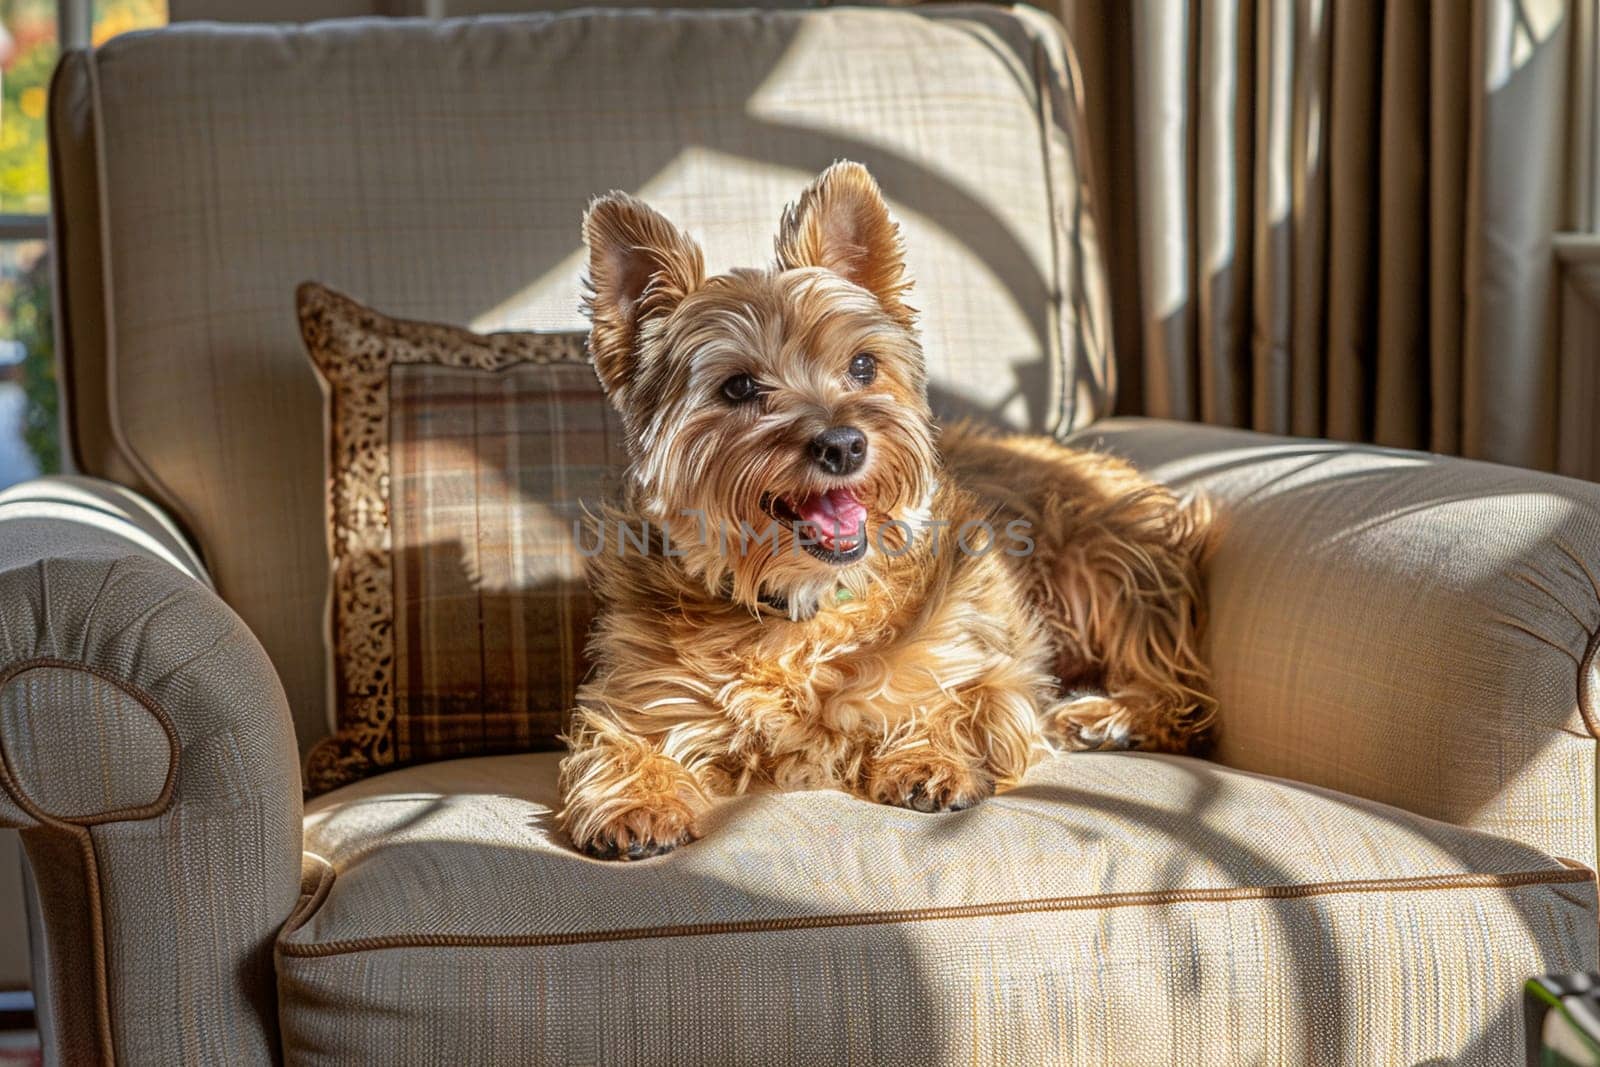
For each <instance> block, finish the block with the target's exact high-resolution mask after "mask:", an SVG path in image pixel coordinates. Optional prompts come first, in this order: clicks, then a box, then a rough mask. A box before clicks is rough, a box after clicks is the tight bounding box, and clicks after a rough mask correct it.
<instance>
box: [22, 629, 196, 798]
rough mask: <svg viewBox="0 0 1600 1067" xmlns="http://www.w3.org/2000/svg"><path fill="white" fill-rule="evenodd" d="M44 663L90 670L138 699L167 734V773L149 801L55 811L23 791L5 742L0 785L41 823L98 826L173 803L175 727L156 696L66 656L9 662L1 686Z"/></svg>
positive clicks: (45, 664)
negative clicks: (110, 808) (77, 812)
mask: <svg viewBox="0 0 1600 1067" xmlns="http://www.w3.org/2000/svg"><path fill="white" fill-rule="evenodd" d="M43 667H51V668H55V669H57V670H68V671H81V672H82V673H84V674H91V675H93V676H94V677H96V678H98V679H100V680H101V681H103V682H105V683H107V684H108V685H112V686H115V687H116V688H117V689H119V690H121V691H122V692H124V693H126V694H127V695H128V696H130V697H132V698H133V699H134V700H136V701H138V703H139V704H140V705H141V706H142V707H143V708H144V710H146V711H148V712H149V713H150V714H151V716H152V717H154V719H155V720H156V722H158V723H160V724H161V729H162V731H164V732H165V733H166V735H167V777H166V780H165V781H163V782H162V783H161V792H160V793H158V794H156V798H155V799H154V800H152V801H151V802H150V803H148V804H144V805H141V806H139V807H136V808H118V809H116V810H114V811H103V812H98V813H96V814H94V815H78V816H72V817H67V816H63V815H54V814H51V813H50V812H47V811H45V810H44V809H43V808H41V807H39V806H38V804H36V803H35V802H34V800H33V798H32V797H30V796H28V794H27V793H25V792H24V791H23V789H22V786H21V785H20V784H19V783H18V781H17V777H16V772H15V771H14V770H13V768H12V766H11V757H10V755H9V754H8V753H7V752H6V750H5V745H4V744H0V786H3V787H4V788H5V791H6V792H7V793H8V794H10V796H11V799H12V800H14V801H16V803H17V806H18V807H20V808H21V809H22V810H23V811H25V812H27V813H28V814H29V815H31V816H33V817H34V818H35V819H37V820H39V821H40V822H41V823H65V824H68V825H72V826H97V825H99V824H100V823H105V822H125V821H130V820H134V819H150V818H154V817H155V816H157V815H160V814H161V813H162V812H164V811H166V810H167V808H168V807H170V806H171V804H172V794H173V792H174V791H175V789H176V788H177V784H178V748H179V746H178V731H177V728H176V727H174V726H173V725H172V720H171V719H170V718H168V717H167V713H166V712H165V711H163V710H162V709H161V705H160V704H158V703H156V699H155V697H152V696H151V695H150V694H149V693H146V692H145V691H144V690H143V689H140V688H139V687H138V686H136V685H134V684H133V683H132V682H128V681H124V680H123V679H121V678H118V677H116V676H115V675H113V674H111V673H110V672H108V671H103V670H101V669H100V668H98V667H91V666H89V665H88V664H86V663H73V662H71V661H69V660H63V659H55V658H52V657H49V656H41V657H39V658H37V659H28V660H22V661H21V662H18V663H13V664H11V665H10V666H8V667H7V668H5V670H4V671H0V689H4V688H5V687H6V686H8V685H10V684H11V682H12V680H13V679H15V678H16V677H17V675H19V674H22V673H24V672H25V671H30V670H34V669H35V668H43Z"/></svg>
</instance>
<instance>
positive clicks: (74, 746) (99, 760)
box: [0, 664, 176, 820]
mask: <svg viewBox="0 0 1600 1067" xmlns="http://www.w3.org/2000/svg"><path fill="white" fill-rule="evenodd" d="M62 708H74V709H76V710H77V714H75V715H71V716H64V715H62V713H61V709H62ZM164 719H165V716H164V715H162V714H161V712H160V710H159V709H157V708H154V707H151V706H149V705H147V704H146V703H145V702H144V701H143V700H142V699H141V698H140V697H139V696H137V695H135V694H133V693H130V692H128V690H126V689H124V688H122V687H121V686H119V685H118V684H117V683H116V681H115V680H113V679H110V678H106V677H102V676H100V675H98V674H91V673H89V672H88V671H86V670H84V669H83V668H82V667H81V666H79V665H73V666H56V665H53V664H40V665H37V666H32V667H25V668H23V669H21V670H18V671H16V672H15V673H13V674H10V675H9V677H6V678H5V679H4V681H3V682H0V749H3V750H4V752H5V754H6V759H7V761H8V762H9V763H10V771H11V780H12V784H13V786H14V787H15V788H16V790H17V792H18V795H20V796H26V797H27V798H28V800H29V801H30V802H31V803H32V804H34V805H35V806H36V807H37V808H38V809H39V810H40V811H41V812H43V813H45V814H46V815H49V816H51V817H53V818H57V819H64V820H73V819H86V818H94V817H96V816H103V815H104V814H105V813H107V812H116V811H126V810H130V809H139V808H146V807H149V806H151V805H154V804H157V803H159V802H160V800H161V794H162V791H163V790H165V789H166V788H167V780H168V777H169V776H170V775H171V774H172V771H173V762H174V756H175V755H176V753H174V751H173V742H174V738H173V736H172V734H171V733H170V732H169V730H170V729H171V725H170V723H168V722H166V721H164ZM85 766H91V767H107V768H110V767H115V768H116V770H115V772H114V773H111V774H86V773H84V767H85Z"/></svg>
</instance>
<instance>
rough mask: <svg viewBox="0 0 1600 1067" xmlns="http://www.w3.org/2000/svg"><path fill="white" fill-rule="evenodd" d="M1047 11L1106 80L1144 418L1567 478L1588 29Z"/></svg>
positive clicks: (1401, 7)
mask: <svg viewBox="0 0 1600 1067" xmlns="http://www.w3.org/2000/svg"><path fill="white" fill-rule="evenodd" d="M1043 6H1045V7H1047V8H1050V9H1051V10H1055V11H1058V12H1060V13H1061V15H1062V18H1063V21H1064V22H1065V23H1066V25H1067V28H1068V31H1069V33H1070V34H1071V37H1072V41H1073V45H1074V47H1075V49H1076V52H1077V55H1078V56H1079V57H1080V58H1081V61H1082V65H1083V72H1084V79H1083V81H1084V94H1085V113H1086V114H1087V115H1088V117H1089V124H1090V129H1089V143H1090V144H1091V145H1093V146H1094V153H1093V158H1094V166H1095V169H1096V175H1095V182H1096V189H1097V191H1098V192H1100V193H1101V194H1102V195H1101V197H1100V199H1099V203H1100V205H1101V208H1102V211H1101V217H1102V220H1103V227H1104V238H1105V240H1104V245H1105V249H1106V260H1107V267H1108V271H1109V273H1110V275H1111V278H1112V284H1111V290H1112V292H1113V293H1114V294H1115V296H1116V300H1115V305H1114V306H1115V312H1116V313H1115V323H1116V325H1115V334H1116V350H1117V358H1118V361H1119V364H1120V377H1121V381H1122V383H1123V386H1124V388H1123V390H1122V392H1121V394H1120V396H1119V410H1122V411H1128V412H1138V413H1140V414H1144V415H1151V416H1157V417H1161V418H1173V419H1190V420H1201V421H1205V422H1209V423H1218V424H1224V425H1233V426H1248V427H1251V428H1253V429H1257V430H1263V431H1268V432H1272V433H1295V434H1303V435H1308V436H1328V437H1334V438H1341V439H1346V440H1362V441H1375V442H1378V443H1380V444H1384V445H1395V446H1401V447H1406V448H1428V449H1433V450H1435V451H1439V452H1449V453H1460V454H1462V455H1467V456H1472V457H1475V458H1478V459H1488V460H1495V461H1498V462H1502V463H1514V464H1517V465H1519V466H1529V467H1539V468H1543V469H1546V470H1548V469H1553V468H1554V467H1555V465H1556V462H1557V458H1558V447H1559V442H1560V439H1561V438H1563V437H1566V436H1568V435H1569V434H1571V433H1572V432H1573V431H1574V430H1575V429H1576V427H1579V426H1583V425H1586V424H1589V423H1591V422H1592V421H1593V415H1592V403H1590V404H1588V405H1585V406H1583V407H1581V408H1577V409H1567V408H1565V407H1564V406H1563V405H1562V403H1561V399H1562V394H1563V392H1564V391H1565V390H1566V389H1567V388H1569V381H1570V379H1568V378H1565V377H1563V376H1562V374H1561V373H1559V370H1558V362H1559V360H1558V355H1557V351H1556V338H1557V332H1558V324H1557V322H1556V321H1555V315H1554V310H1555V305H1554V299H1555V295H1556V289H1557V288H1558V286H1559V284H1560V281H1559V278H1558V277H1557V273H1556V267H1555V261H1554V260H1553V258H1552V256H1551V241H1552V237H1553V235H1554V234H1555V231H1556V230H1558V229H1560V228H1561V227H1562V225H1563V218H1562V215H1563V205H1564V202H1565V200H1566V194H1567V185H1568V183H1569V181H1572V182H1573V184H1576V180H1575V179H1576V177H1577V175H1578V174H1579V173H1580V171H1579V170H1578V168H1577V166H1576V163H1575V159H1574V162H1569V148H1575V147H1577V146H1576V145H1575V144H1569V142H1571V141H1573V140H1574V137H1573V135H1572V133H1569V126H1568V124H1567V123H1568V114H1569V107H1568V101H1569V100H1583V99H1585V98H1591V97H1592V96H1593V91H1592V89H1591V90H1589V91H1588V92H1587V93H1585V92H1584V91H1583V90H1581V89H1579V88H1578V87H1577V86H1575V85H1574V84H1573V82H1572V81H1571V80H1570V77H1569V73H1568V71H1569V64H1570V63H1572V62H1580V63H1581V62H1582V61H1583V58H1584V57H1583V55H1582V50H1581V49H1578V48H1575V47H1574V43H1575V41H1574V38H1579V39H1581V36H1580V34H1581V26H1582V21H1581V19H1580V18H1578V16H1579V12H1580V10H1581V9H1582V8H1583V6H1584V5H1582V4H1573V3H1570V2H1569V0H1474V2H1470V3H1468V2H1462V0H1447V2H1443V3H1432V4H1427V3H1383V2H1377V0H1327V2H1324V3H1314V4H1307V3H1295V2H1294V0H1206V2H1205V3H1179V2H1155V3H1149V2H1146V3H1129V2H1127V0H1052V2H1051V3H1048V4H1045V5H1043ZM1590 32H1592V31H1590ZM1589 51H1592V48H1590V49H1589ZM1580 129H1581V127H1580V126H1578V125H1576V124H1575V125H1573V126H1571V127H1570V130H1572V131H1577V130H1580ZM1591 348H1592V343H1591ZM1591 455H1592V454H1591ZM1584 461H1589V462H1587V463H1585V462H1584ZM1566 462H1567V465H1566V466H1565V467H1564V469H1566V470H1568V471H1569V472H1570V473H1574V474H1580V475H1582V476H1584V477H1588V478H1591V479H1600V464H1596V463H1594V461H1593V459H1591V456H1582V455H1579V454H1572V453H1570V452H1569V454H1568V457H1567V459H1566ZM1580 464H1582V465H1580Z"/></svg>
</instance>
